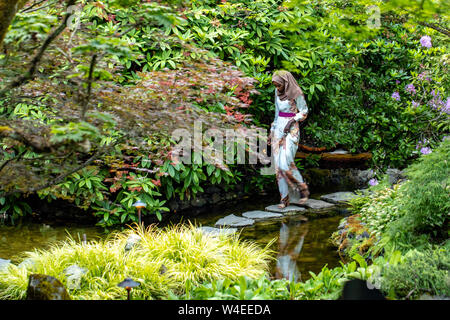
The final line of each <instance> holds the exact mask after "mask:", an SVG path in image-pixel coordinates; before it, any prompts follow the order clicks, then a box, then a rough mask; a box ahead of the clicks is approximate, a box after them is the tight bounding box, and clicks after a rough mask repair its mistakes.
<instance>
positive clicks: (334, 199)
mask: <svg viewBox="0 0 450 320" xmlns="http://www.w3.org/2000/svg"><path fill="white" fill-rule="evenodd" d="M356 197H358V196H357V195H356V194H354V193H353V192H351V191H340V192H334V193H330V194H325V195H323V196H321V197H320V199H322V200H324V201H327V202H331V203H340V202H346V201H348V200H350V199H353V198H356Z"/></svg>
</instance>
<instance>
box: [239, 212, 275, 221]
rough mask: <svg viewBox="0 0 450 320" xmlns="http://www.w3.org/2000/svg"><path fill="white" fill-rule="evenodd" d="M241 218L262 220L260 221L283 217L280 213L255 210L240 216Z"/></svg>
mask: <svg viewBox="0 0 450 320" xmlns="http://www.w3.org/2000/svg"><path fill="white" fill-rule="evenodd" d="M242 216H243V217H245V218H248V219H257V220H262V219H272V218H280V217H282V216H283V215H282V214H280V213H275V212H267V211H261V210H255V211H248V212H244V213H243V214H242Z"/></svg>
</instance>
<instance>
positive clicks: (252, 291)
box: [169, 275, 289, 300]
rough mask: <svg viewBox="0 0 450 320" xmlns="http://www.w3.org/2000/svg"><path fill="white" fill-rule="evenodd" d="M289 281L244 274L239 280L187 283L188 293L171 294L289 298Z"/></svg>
mask: <svg viewBox="0 0 450 320" xmlns="http://www.w3.org/2000/svg"><path fill="white" fill-rule="evenodd" d="M286 283H287V281H284V280H273V281H270V280H269V279H268V278H267V276H266V275H263V276H261V277H260V278H258V279H252V278H249V277H247V276H242V277H240V278H239V279H237V281H232V280H231V279H229V278H226V279H219V280H216V281H213V282H208V283H203V284H201V285H198V286H193V285H192V284H190V283H186V293H185V294H183V295H181V296H177V295H175V294H171V295H170V296H169V297H170V299H173V300H179V299H183V300H186V299H187V300H276V299H287V298H289V291H288V290H287V288H286Z"/></svg>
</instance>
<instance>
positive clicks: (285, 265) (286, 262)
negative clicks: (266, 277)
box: [275, 223, 308, 281]
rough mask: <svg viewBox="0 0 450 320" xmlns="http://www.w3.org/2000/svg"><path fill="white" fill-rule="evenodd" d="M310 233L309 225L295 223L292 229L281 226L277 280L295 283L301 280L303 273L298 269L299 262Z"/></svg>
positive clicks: (284, 225)
mask: <svg viewBox="0 0 450 320" xmlns="http://www.w3.org/2000/svg"><path fill="white" fill-rule="evenodd" d="M307 233H308V225H307V224H305V223H301V224H300V226H299V225H298V223H294V224H293V225H292V226H291V228H289V227H288V226H287V225H286V224H284V223H283V224H282V225H281V229H280V238H279V253H278V257H277V267H276V272H275V278H277V279H281V278H284V279H287V280H291V281H292V280H293V281H299V280H301V273H300V270H299V269H298V267H297V260H298V257H299V255H300V252H301V250H302V247H303V241H304V240H305V236H306V234H307Z"/></svg>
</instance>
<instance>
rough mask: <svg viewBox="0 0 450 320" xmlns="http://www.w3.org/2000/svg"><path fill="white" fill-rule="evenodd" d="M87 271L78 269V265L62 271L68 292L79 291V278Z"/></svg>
mask: <svg viewBox="0 0 450 320" xmlns="http://www.w3.org/2000/svg"><path fill="white" fill-rule="evenodd" d="M87 271H88V270H87V269H84V268H80V267H79V266H78V265H76V264H73V265H71V266H69V267H67V268H66V269H64V274H65V275H66V278H67V288H68V289H70V290H73V289H79V288H80V283H81V278H82V277H83V275H84V274H86V273H87Z"/></svg>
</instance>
